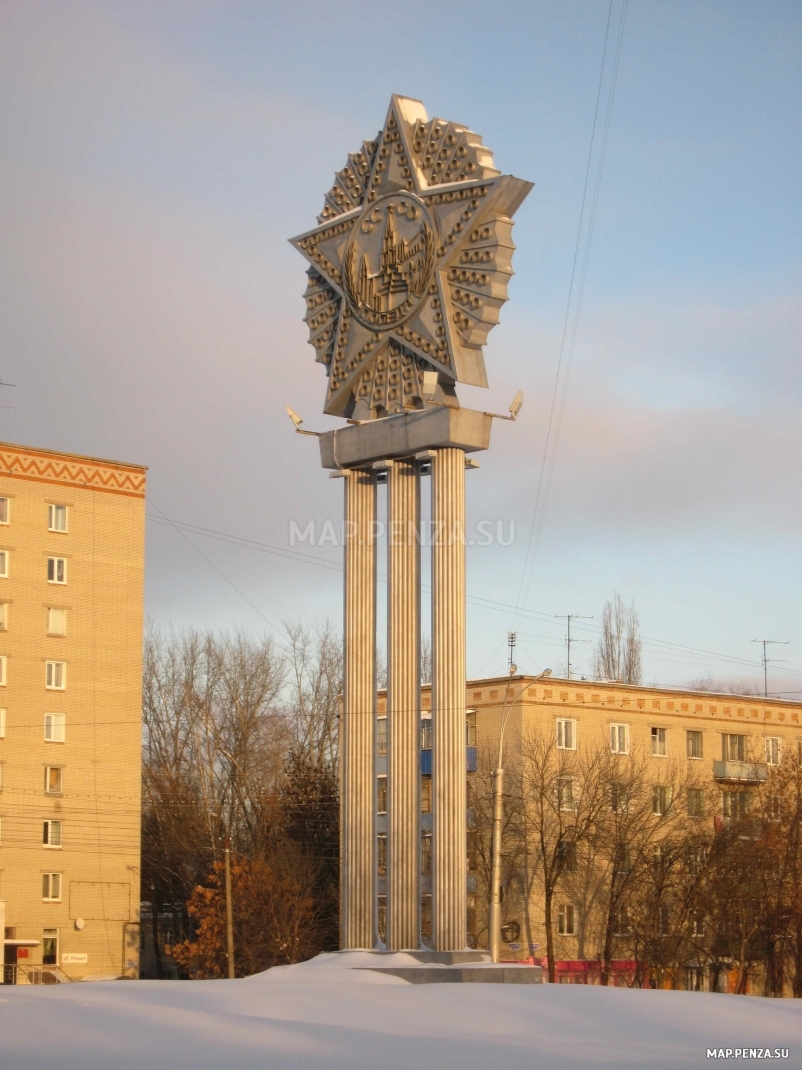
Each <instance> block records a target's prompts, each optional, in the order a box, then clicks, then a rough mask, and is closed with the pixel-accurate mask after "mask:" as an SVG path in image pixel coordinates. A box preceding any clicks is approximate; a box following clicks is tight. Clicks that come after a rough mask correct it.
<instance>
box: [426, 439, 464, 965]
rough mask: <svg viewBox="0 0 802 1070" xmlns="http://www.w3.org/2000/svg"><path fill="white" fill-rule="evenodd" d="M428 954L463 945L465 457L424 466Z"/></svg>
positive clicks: (455, 453) (441, 454)
mask: <svg viewBox="0 0 802 1070" xmlns="http://www.w3.org/2000/svg"><path fill="white" fill-rule="evenodd" d="M432 728H433V734H434V740H433V755H432V761H433V765H432V773H433V784H432V787H433V793H432V794H433V842H432V848H433V855H434V858H433V863H434V864H433V894H432V922H433V937H434V949H435V950H436V951H456V950H459V949H461V948H464V947H465V942H466V935H467V934H466V906H467V903H466V888H465V883H466V827H465V824H466V813H465V786H466V785H465V781H466V765H465V453H464V451H463V450H460V449H450V448H449V449H439V450H435V451H434V458H433V461H432Z"/></svg>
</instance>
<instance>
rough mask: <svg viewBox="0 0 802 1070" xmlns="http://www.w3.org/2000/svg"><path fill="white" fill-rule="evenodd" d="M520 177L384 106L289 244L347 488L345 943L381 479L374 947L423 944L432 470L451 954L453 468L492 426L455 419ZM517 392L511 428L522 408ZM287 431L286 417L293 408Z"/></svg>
mask: <svg viewBox="0 0 802 1070" xmlns="http://www.w3.org/2000/svg"><path fill="white" fill-rule="evenodd" d="M531 189H532V183H530V182H525V181H523V180H522V179H519V178H514V177H513V176H511V175H502V174H500V172H499V171H498V170H497V169H496V167H495V166H494V164H493V155H492V153H491V152H490V150H489V149H488V148H487V147H486V146H484V145H483V144H482V139H481V138H480V137H479V136H478V135H477V134H475V133H473V132H472V131H471V130H468V129H467V128H466V127H464V126H461V125H460V124H458V123H452V122H446V121H445V120H443V119H429V118H428V116H427V114H426V111H425V109H424V107H423V104H422V103H421V102H420V101H418V100H412V99H410V98H408V97H401V96H393V98H392V100H391V102H390V108H389V110H388V112H387V118H386V120H385V123H384V126H383V128H382V129H381V130H380V131H379V133H378V134H377V135H376V137H375V138H374V139H373V140H372V141H365V142H363V143H362V147H361V148H360V149H358V150H357V151H356V152H354V153H351V154H349V156H348V160H347V162H346V164H345V166H344V167H343V168H342V170H340V171H338V172H337V174H336V176H335V180H334V185H333V186H332V188H331V189H330V190H329V192H328V193H327V194H326V197H325V203H324V206H323V211H322V212H321V214H320V215H319V216H318V225H317V226H316V227H315V228H314V229H312V230H309V231H307V232H306V233H305V234H301V235H299V236H298V237H297V238H293V239H292V244H293V245H294V246H295V248H296V249H298V251H299V252H300V253H301V254H302V255H303V256H304V257H306V259H307V260H308V261H309V265H310V266H309V269H308V271H307V275H308V277H309V282H308V285H307V288H306V294H305V298H306V306H307V313H306V317H305V322H306V323H307V324H308V327H309V341H310V343H311V345H312V346H313V347H314V349H315V352H316V359H317V360H318V361H319V362H320V363H321V364H323V365H324V366H325V368H326V373H327V375H328V387H327V389H326V401H325V405H324V410H323V411H324V412H326V413H328V414H330V415H333V416H340V417H343V418H344V419H345V420H347V421H348V423H347V425H346V426H344V427H341V428H338V429H336V430H334V431H329V432H326V433H325V434H322V435H320V436H319V438H320V452H321V460H322V464H323V467H324V468H328V469H332V470H333V473H332V474H333V475H337V476H342V478H343V481H344V486H345V526H344V533H345V551H344V553H345V612H344V644H345V647H344V688H343V706H342V722H341V733H340V760H341V768H342V774H341V834H340V835H341V871H340V886H341V893H340V894H341V904H340V905H341V911H340V946H341V947H342V948H343V949H344V950H353V949H372V948H375V947H376V945H377V942H378V936H377V924H376V920H377V891H376V889H377V865H376V863H377V859H376V853H377V842H376V809H377V807H376V776H375V751H376V747H375V731H376V627H377V619H376V550H377V543H376V538H377V536H376V528H377V525H376V519H377V485H378V483H379V482H380V481H385V480H386V484H387V531H388V580H387V582H388V589H387V725H388V740H387V760H388V765H387V822H388V824H387V914H386V918H387V937H386V946H387V949H388V950H389V951H399V950H414V951H417V950H419V949H420V946H421V934H420V849H421V840H420V552H421V538H420V488H421V475H422V474H430V475H431V495H432V497H431V540H430V541H431V549H432V623H431V637H432V703H431V705H432V726H433V744H432V751H433V758H432V779H433V793H432V794H433V798H432V809H433V844H432V856H433V857H432V942H433V951H435V952H458V951H461V950H462V949H464V948H465V946H466V877H467V874H466V803H465V783H466V766H465V758H466V746H465V744H466V733H465V537H464V529H465V470H466V465H467V466H469V467H471V466H475V462H471V461H470V460H468V459H467V458H466V455H467V454H470V453H474V452H476V451H479V450H485V449H487V448H488V446H489V445H490V427H491V423H492V420H493V415H494V414H490V413H485V412H477V411H473V410H470V409H464V408H461V407H460V405H459V401H458V399H457V394H456V389H455V387H456V384H457V383H467V384H470V385H472V386H482V387H486V386H487V377H486V374H485V364H484V356H483V352H482V347H483V346H484V344H485V342H486V340H487V336H488V333H489V332H490V330H491V328H492V327H493V326H494V325H495V324H496V323H497V322H498V318H499V310H500V309H501V306H502V305H503V304H504V302H505V301H506V300H507V284H508V282H509V280H510V277H511V275H512V254H513V251H514V249H515V246H514V244H513V242H512V217H513V215H514V214H515V212H516V210H517V209H518V207H519V205H520V204H521V202H522V201H523V200H524V198H525V197H526V195H527V194H528V193H529V191H530V190H531ZM520 404H521V400H520V395H519V397H518V398H516V401H515V402H513V406H512V407H511V409H510V416H507V417H503V418H504V419H511V418H512V419H514V418H515V416H516V415H517V410H518V408H520ZM291 415H292V416H293V419H294V420H295V422H296V427H299V425H300V419H299V418H298V417H296V416H295V414H293V413H291Z"/></svg>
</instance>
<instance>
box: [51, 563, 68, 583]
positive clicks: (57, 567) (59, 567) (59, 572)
mask: <svg viewBox="0 0 802 1070" xmlns="http://www.w3.org/2000/svg"><path fill="white" fill-rule="evenodd" d="M47 582H48V583H66V582H67V558H66V557H48V559H47Z"/></svg>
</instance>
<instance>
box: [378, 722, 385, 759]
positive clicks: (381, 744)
mask: <svg viewBox="0 0 802 1070" xmlns="http://www.w3.org/2000/svg"><path fill="white" fill-rule="evenodd" d="M376 753H377V754H386V753H387V718H386V717H380V718H379V719H378V721H377V722H376Z"/></svg>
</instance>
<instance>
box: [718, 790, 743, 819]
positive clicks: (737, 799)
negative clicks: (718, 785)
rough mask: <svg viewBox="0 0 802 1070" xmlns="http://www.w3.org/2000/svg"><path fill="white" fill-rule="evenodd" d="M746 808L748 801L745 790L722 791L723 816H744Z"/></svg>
mask: <svg viewBox="0 0 802 1070" xmlns="http://www.w3.org/2000/svg"><path fill="white" fill-rule="evenodd" d="M748 809H749V801H748V796H747V794H746V792H745V791H722V793H721V812H722V813H723V815H724V817H734V818H739V817H745V816H746V812H747V810H748Z"/></svg>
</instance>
